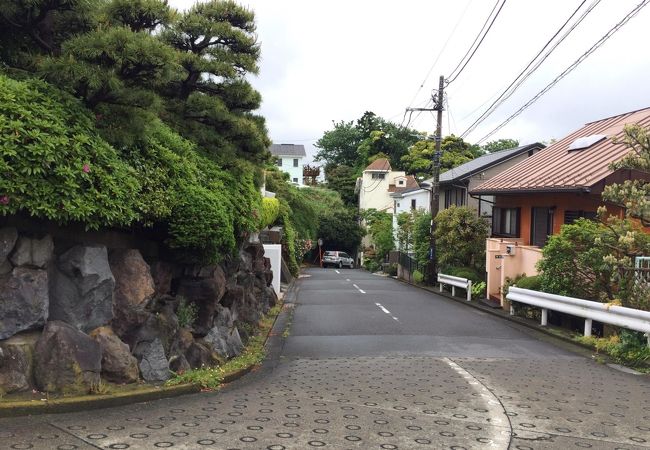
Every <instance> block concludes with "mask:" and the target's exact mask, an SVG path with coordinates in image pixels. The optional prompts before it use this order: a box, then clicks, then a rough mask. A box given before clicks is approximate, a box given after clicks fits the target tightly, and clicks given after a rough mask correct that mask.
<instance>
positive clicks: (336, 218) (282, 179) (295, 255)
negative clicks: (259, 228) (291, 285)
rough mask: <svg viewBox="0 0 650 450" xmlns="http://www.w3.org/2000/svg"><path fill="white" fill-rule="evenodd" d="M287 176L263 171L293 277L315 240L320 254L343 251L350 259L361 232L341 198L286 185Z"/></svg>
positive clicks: (320, 190)
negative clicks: (276, 205)
mask: <svg viewBox="0 0 650 450" xmlns="http://www.w3.org/2000/svg"><path fill="white" fill-rule="evenodd" d="M286 178H287V175H286V174H284V173H281V172H278V171H277V170H275V169H271V170H269V171H267V174H266V187H267V189H268V190H269V191H272V192H275V193H276V198H277V199H278V200H279V205H280V214H279V221H278V223H279V224H281V225H283V227H284V242H285V244H286V245H285V248H286V251H285V259H286V260H287V264H288V265H289V269H290V270H291V271H292V272H294V273H297V271H298V268H299V266H300V263H301V262H302V260H303V257H304V256H305V254H306V253H307V252H309V251H310V250H312V249H315V242H316V240H317V239H318V238H321V239H322V240H323V249H324V250H340V251H347V252H349V253H350V254H352V255H354V253H355V252H356V250H357V247H358V246H359V244H360V243H361V238H362V237H363V234H364V231H363V229H362V228H361V227H360V226H359V224H358V223H357V216H356V213H355V210H354V209H352V208H349V207H348V206H346V205H345V204H344V202H343V201H342V199H341V196H340V195H339V194H338V193H337V192H336V191H333V190H330V189H326V188H322V187H303V188H298V187H296V186H293V185H291V184H289V183H287V182H286Z"/></svg>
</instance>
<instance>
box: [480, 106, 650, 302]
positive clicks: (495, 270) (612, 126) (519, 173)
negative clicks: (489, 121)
mask: <svg viewBox="0 0 650 450" xmlns="http://www.w3.org/2000/svg"><path fill="white" fill-rule="evenodd" d="M627 124H639V125H641V126H644V127H648V126H650V108H646V109H642V110H639V111H632V112H628V113H625V114H620V115H617V116H613V117H608V118H606V119H602V120H598V121H595V122H591V123H588V124H586V125H585V126H584V127H582V128H580V129H579V130H576V131H574V132H573V133H571V134H569V135H568V136H566V137H564V138H563V139H560V140H559V141H557V142H555V143H553V144H552V145H550V146H549V147H547V148H545V149H543V150H541V151H539V152H537V153H536V154H534V155H533V156H531V157H530V158H527V159H525V160H524V161H521V162H520V163H519V164H516V165H514V166H512V167H511V168H510V169H508V170H506V171H504V172H502V173H500V174H498V175H496V176H495V177H493V178H491V179H489V180H487V181H485V182H484V183H482V184H480V185H478V186H476V187H475V188H473V189H470V194H471V195H472V196H475V197H478V198H479V199H486V198H489V199H492V204H493V208H492V237H491V238H489V239H488V240H487V244H486V268H487V293H488V296H489V297H490V298H492V299H494V300H497V301H499V302H500V304H501V305H502V306H503V304H504V299H503V298H502V295H501V290H502V286H503V285H504V283H505V279H506V278H514V277H515V276H516V275H518V274H521V273H525V274H526V275H528V276H531V275H535V274H537V269H536V263H537V261H539V260H540V259H541V257H542V253H541V248H542V247H543V246H544V245H545V244H546V241H547V240H548V237H549V236H550V235H552V234H556V233H558V232H559V231H560V227H561V226H562V225H563V224H570V223H573V222H574V221H575V220H576V219H577V218H579V217H586V218H591V217H595V216H596V211H597V209H598V207H599V206H601V205H605V206H607V207H608V211H609V212H610V213H612V214H622V211H621V210H620V208H618V207H616V206H614V205H607V204H606V203H605V202H604V201H603V200H602V198H601V193H602V192H603V189H604V187H605V186H606V185H608V184H612V183H622V182H623V181H625V180H630V179H638V178H640V177H643V178H645V177H646V176H647V175H644V174H640V173H638V172H635V171H632V170H627V169H624V170H613V169H612V168H611V163H613V162H616V161H620V160H621V159H622V158H623V157H625V156H626V155H627V154H628V153H629V152H630V149H629V148H628V147H627V146H626V145H625V144H623V143H622V142H621V140H622V137H623V129H624V127H625V125H627ZM649 181H650V180H649Z"/></svg>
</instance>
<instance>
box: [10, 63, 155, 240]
mask: <svg viewBox="0 0 650 450" xmlns="http://www.w3.org/2000/svg"><path fill="white" fill-rule="evenodd" d="M0 111H2V114H0V174H1V175H2V176H0V215H2V216H6V215H9V214H16V213H20V212H27V213H29V214H30V215H32V216H35V217H39V218H45V219H51V220H54V221H56V222H58V223H67V222H71V221H78V222H83V223H85V224H86V226H87V227H88V228H92V229H97V228H99V227H101V226H114V225H128V224H130V223H131V222H133V221H134V220H136V219H138V213H137V211H136V203H137V199H138V194H139V192H140V191H141V189H142V185H141V182H140V180H139V177H138V173H137V171H136V170H135V169H134V168H132V167H130V166H129V164H127V163H126V162H125V161H124V160H122V159H121V158H120V155H119V154H118V152H117V151H116V150H115V149H114V148H112V147H111V146H110V145H108V144H107V143H106V142H105V141H104V140H102V139H101V138H99V137H98V136H97V134H96V133H95V132H94V129H93V124H92V120H91V118H90V115H89V114H88V113H87V112H86V110H85V109H84V108H83V107H82V106H81V104H80V103H79V102H78V101H77V100H75V99H74V98H72V97H71V96H69V95H67V94H65V93H63V92H62V91H60V90H58V89H56V88H53V87H51V86H50V85H48V84H47V83H45V82H42V81H37V80H29V81H16V80H13V79H11V78H8V77H5V76H2V75H0Z"/></svg>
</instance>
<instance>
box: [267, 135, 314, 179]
mask: <svg viewBox="0 0 650 450" xmlns="http://www.w3.org/2000/svg"><path fill="white" fill-rule="evenodd" d="M269 151H270V152H271V155H273V157H274V158H275V163H276V165H277V166H278V169H280V170H281V171H283V172H285V173H288V174H289V181H291V182H292V183H295V184H297V185H298V186H302V185H303V184H304V183H303V163H302V161H303V159H304V158H305V157H306V156H307V153H305V146H304V145H296V144H271V147H269Z"/></svg>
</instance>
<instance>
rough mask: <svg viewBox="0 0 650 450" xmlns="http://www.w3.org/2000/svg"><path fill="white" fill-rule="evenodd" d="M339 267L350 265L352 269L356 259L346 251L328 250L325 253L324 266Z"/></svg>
mask: <svg viewBox="0 0 650 450" xmlns="http://www.w3.org/2000/svg"><path fill="white" fill-rule="evenodd" d="M328 266H329V267H338V268H339V269H340V268H342V267H343V266H345V267H349V268H350V269H353V268H354V259H352V258H351V257H350V255H348V254H347V253H345V252H337V251H330V250H328V251H326V252H325V253H324V254H323V267H328Z"/></svg>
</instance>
